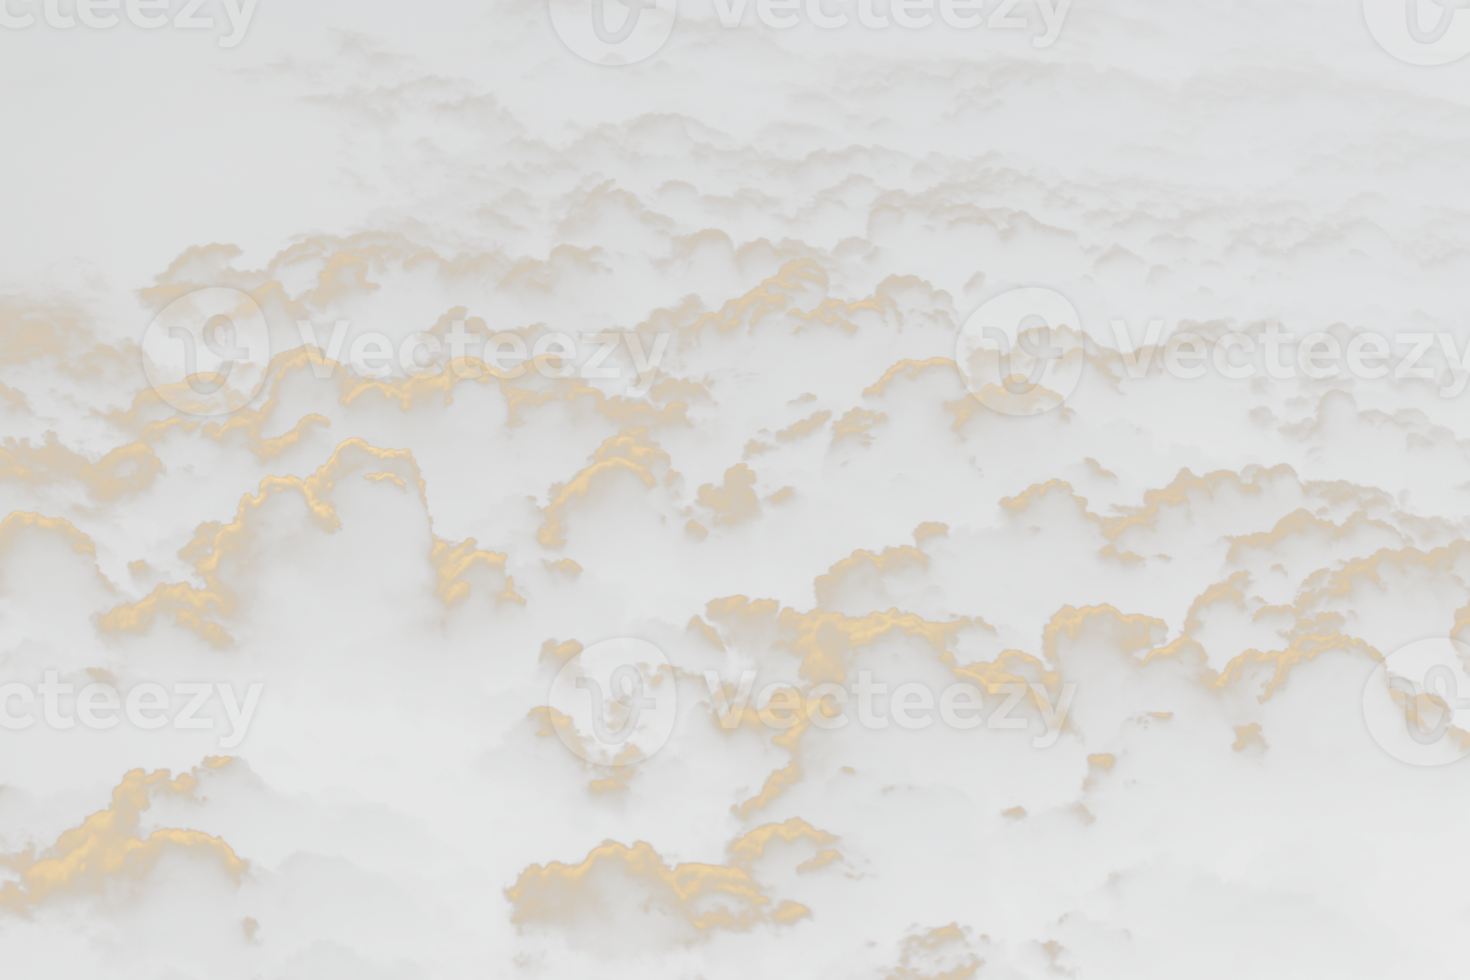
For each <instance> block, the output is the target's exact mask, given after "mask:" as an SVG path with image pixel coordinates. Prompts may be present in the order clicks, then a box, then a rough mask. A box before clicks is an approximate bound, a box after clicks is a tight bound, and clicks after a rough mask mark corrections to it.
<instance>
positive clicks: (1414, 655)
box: [1363, 638, 1470, 766]
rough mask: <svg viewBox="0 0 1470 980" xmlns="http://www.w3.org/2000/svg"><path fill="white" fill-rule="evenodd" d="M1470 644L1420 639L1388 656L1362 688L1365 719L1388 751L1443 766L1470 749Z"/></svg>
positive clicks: (1405, 758) (1420, 763) (1415, 761)
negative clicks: (1468, 670)
mask: <svg viewBox="0 0 1470 980" xmlns="http://www.w3.org/2000/svg"><path fill="white" fill-rule="evenodd" d="M1467 664H1470V647H1466V646H1465V644H1463V643H1460V642H1458V641H1456V640H1451V639H1448V638H1435V639H1429V640H1419V641H1418V642H1416V643H1410V644H1409V645H1408V646H1406V647H1401V648H1400V649H1398V650H1395V651H1394V652H1393V653H1391V654H1389V655H1388V656H1387V657H1385V658H1384V660H1383V663H1381V664H1379V665H1378V667H1377V669H1376V670H1374V671H1373V676H1372V677H1370V678H1369V679H1368V684H1367V686H1366V687H1364V688H1363V718H1364V719H1365V720H1366V721H1367V723H1368V731H1369V732H1371V733H1372V735H1373V739H1374V741H1376V742H1377V743H1378V744H1379V745H1380V746H1382V747H1383V749H1384V751H1386V752H1387V753H1388V754H1389V755H1391V756H1393V757H1394V758H1395V759H1398V760H1399V761H1401V762H1407V763H1410V764H1411V765H1416V766H1442V765H1445V764H1447V763H1450V762H1457V761H1459V760H1460V759H1462V758H1464V757H1465V755H1466V754H1467V753H1470V674H1467V673H1466V665H1467Z"/></svg>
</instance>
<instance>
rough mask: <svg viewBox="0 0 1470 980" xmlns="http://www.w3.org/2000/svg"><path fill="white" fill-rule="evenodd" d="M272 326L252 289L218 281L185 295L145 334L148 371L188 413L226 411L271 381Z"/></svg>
mask: <svg viewBox="0 0 1470 980" xmlns="http://www.w3.org/2000/svg"><path fill="white" fill-rule="evenodd" d="M270 359H271V351H270V331H269V330H268V329H267V328H266V322H265V314H264V313H262V312H261V309H260V306H259V305H258V304H257V303H256V302H255V300H254V299H253V298H251V296H250V294H249V293H247V292H244V291H242V290H239V289H231V288H229V287H227V286H214V287H210V288H208V289H200V290H196V291H195V292H192V293H188V294H186V295H184V296H180V297H179V298H178V299H176V300H174V301H173V302H172V303H170V304H168V306H166V307H164V308H163V311H162V312H161V313H159V314H158V316H156V317H154V318H153V322H152V323H150V324H148V329H147V331H146V332H145V333H144V334H143V373H144V374H146V375H147V377H148V383H149V384H150V385H152V387H153V390H154V391H156V392H158V395H159V397H161V398H162V399H163V400H164V401H165V402H167V403H168V404H169V405H171V406H173V407H174V408H176V409H177V410H179V411H180V412H183V413H185V414H188V415H202V416H211V415H226V414H228V413H230V412H233V411H235V410H237V409H239V408H242V407H244V406H245V405H248V404H249V403H250V400H251V399H252V398H254V397H255V396H256V394H258V393H259V392H260V389H261V386H262V385H264V384H265V375H266V369H267V368H268V367H269V365H270Z"/></svg>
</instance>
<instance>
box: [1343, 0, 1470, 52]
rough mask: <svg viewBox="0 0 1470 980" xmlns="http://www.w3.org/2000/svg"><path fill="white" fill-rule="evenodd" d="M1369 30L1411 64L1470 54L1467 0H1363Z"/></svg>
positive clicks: (1390, 50)
mask: <svg viewBox="0 0 1470 980" xmlns="http://www.w3.org/2000/svg"><path fill="white" fill-rule="evenodd" d="M1363 17H1364V18H1365V19H1366V20H1367V22H1368V30H1369V31H1371V32H1372V33H1373V37H1374V38H1375V39H1376V40H1377V41H1378V43H1379V44H1380V45H1382V46H1383V49H1384V50H1385V51H1387V52H1388V53H1389V54H1391V55H1393V56H1394V57H1395V58H1398V59H1399V60H1400V61H1407V62H1408V63H1409V64H1411V65H1447V64H1449V63H1450V62H1452V61H1458V60H1459V59H1461V58H1463V57H1465V55H1467V54H1470V0H1363Z"/></svg>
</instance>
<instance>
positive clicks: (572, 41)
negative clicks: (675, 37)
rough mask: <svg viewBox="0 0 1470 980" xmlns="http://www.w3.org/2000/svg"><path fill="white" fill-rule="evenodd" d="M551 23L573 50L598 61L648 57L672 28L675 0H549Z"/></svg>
mask: <svg viewBox="0 0 1470 980" xmlns="http://www.w3.org/2000/svg"><path fill="white" fill-rule="evenodd" d="M549 2H550V4H551V26H552V27H553V28H555V29H556V33H557V35H558V36H559V37H560V38H561V39H562V41H563V42H564V43H565V44H566V46H567V47H569V48H571V49H572V51H573V52H575V53H576V54H579V55H581V56H582V57H583V58H586V59H587V60H588V61H590V62H593V63H594V64H598V65H631V64H635V63H636V62H639V61H642V60H644V59H645V58H650V57H652V56H653V55H654V54H655V53H656V52H657V51H658V49H659V48H661V47H663V46H664V42H665V41H667V40H668V39H669V35H670V34H672V33H673V32H674V21H675V20H676V19H677V16H678V8H677V0H549Z"/></svg>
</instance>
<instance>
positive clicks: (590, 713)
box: [548, 638, 678, 766]
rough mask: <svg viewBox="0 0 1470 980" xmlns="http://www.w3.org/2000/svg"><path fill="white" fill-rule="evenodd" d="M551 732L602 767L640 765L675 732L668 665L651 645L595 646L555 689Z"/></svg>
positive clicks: (571, 663)
mask: <svg viewBox="0 0 1470 980" xmlns="http://www.w3.org/2000/svg"><path fill="white" fill-rule="evenodd" d="M548 704H549V705H550V707H551V710H552V716H551V717H552V726H553V727H554V728H555V729H556V733H557V735H558V736H560V737H561V740H562V742H563V743H565V744H566V747H567V748H569V749H571V750H572V751H573V752H575V753H576V754H577V755H579V756H580V757H582V758H583V759H585V760H587V761H588V762H591V763H594V764H596V765H600V766H628V765H636V764H638V763H639V762H642V761H643V760H644V759H647V758H648V757H649V756H651V755H653V754H654V753H655V752H657V751H658V750H659V749H661V748H663V746H664V743H665V742H667V741H668V740H669V736H670V735H671V734H673V731H674V721H675V717H676V715H677V711H678V695H677V693H676V691H675V689H674V678H673V672H672V669H671V668H670V667H669V661H668V659H667V658H665V657H664V655H663V651H661V650H660V649H659V648H658V647H656V646H654V645H653V644H652V643H649V642H648V641H647V640H638V639H632V638H623V639H615V640H603V641H602V642H601V643H594V644H593V645H592V646H590V647H588V648H587V649H585V650H583V651H582V652H581V653H579V654H577V656H575V657H573V658H572V659H571V660H569V661H568V662H567V664H566V666H564V667H562V669H561V670H560V672H558V673H557V675H556V680H554V681H553V682H552V684H551V692H550V694H549V696H548Z"/></svg>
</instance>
